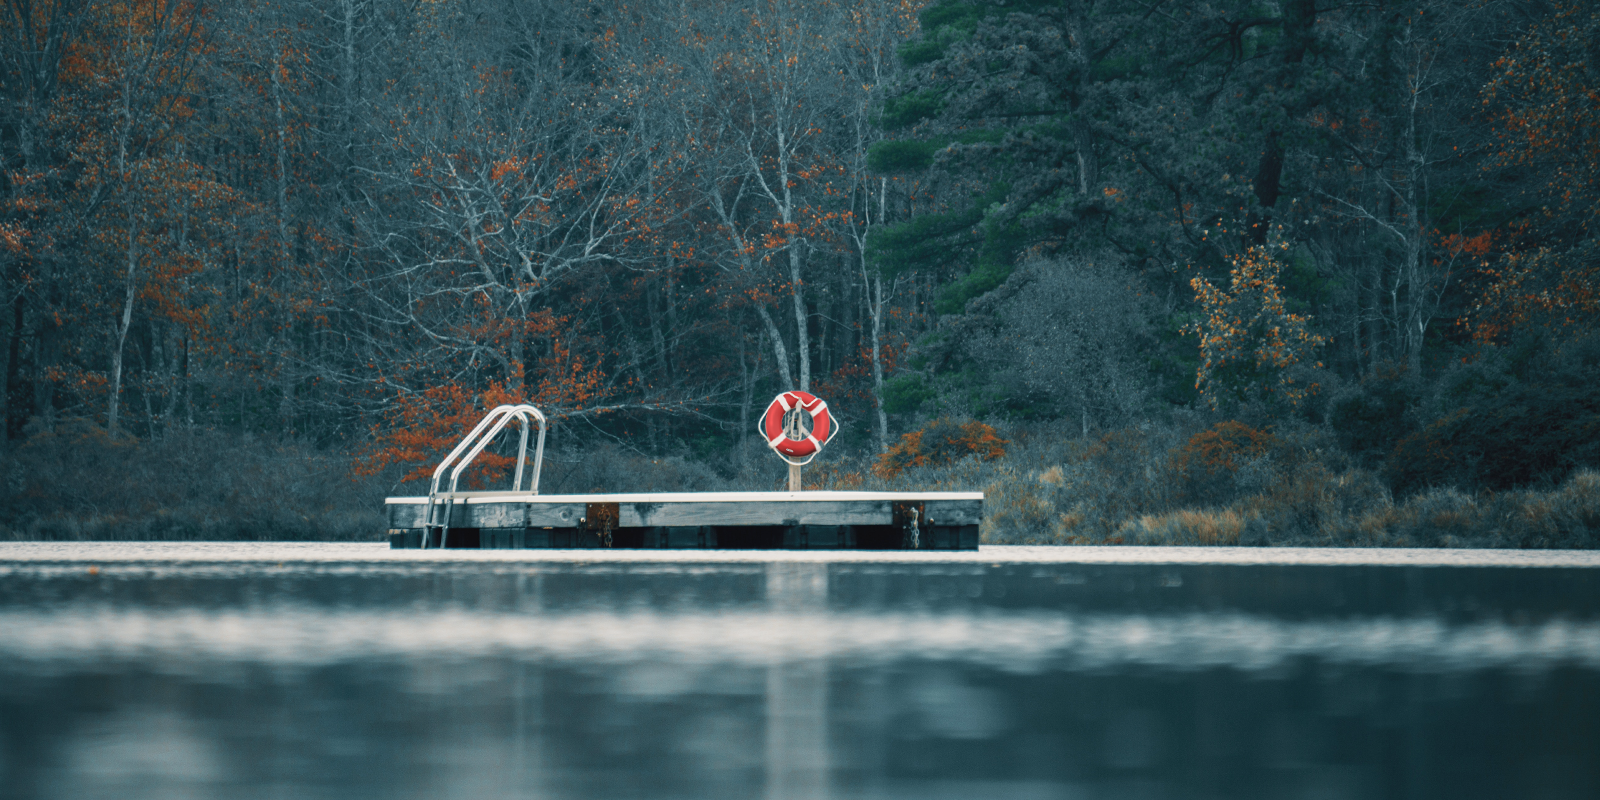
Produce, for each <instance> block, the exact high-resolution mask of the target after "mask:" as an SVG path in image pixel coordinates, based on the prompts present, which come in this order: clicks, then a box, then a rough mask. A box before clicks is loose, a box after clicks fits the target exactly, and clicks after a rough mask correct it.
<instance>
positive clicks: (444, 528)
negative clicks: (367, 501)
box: [422, 404, 549, 549]
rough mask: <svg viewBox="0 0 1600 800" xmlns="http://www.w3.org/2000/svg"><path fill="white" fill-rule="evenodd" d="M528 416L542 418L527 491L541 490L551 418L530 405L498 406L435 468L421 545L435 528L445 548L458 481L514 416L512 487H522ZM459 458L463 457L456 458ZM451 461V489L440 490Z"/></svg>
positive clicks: (426, 541) (536, 491)
mask: <svg viewBox="0 0 1600 800" xmlns="http://www.w3.org/2000/svg"><path fill="white" fill-rule="evenodd" d="M529 417H532V418H534V419H537V420H538V421H539V444H538V448H537V449H536V450H534V455H533V481H532V483H531V484H530V485H529V487H528V493H529V494H538V493H539V471H540V470H541V469H542V468H543V467H544V434H545V430H546V428H548V427H549V422H548V420H546V419H545V416H544V412H541V411H540V410H539V409H537V408H534V407H533V406H530V405H526V404H519V405H504V406H496V407H495V408H494V409H493V410H491V411H490V412H489V413H488V414H487V415H485V416H484V418H483V421H481V422H479V423H478V424H477V426H476V427H474V428H473V429H472V432H471V433H469V434H467V438H465V439H462V440H461V444H458V445H456V449H454V450H451V451H450V455H447V456H445V457H444V461H442V462H440V463H439V466H438V468H437V469H435V470H434V471H433V482H432V483H431V484H429V486H428V506H427V508H426V509H425V510H424V512H423V517H422V519H423V529H422V546H423V547H424V548H426V547H427V546H428V540H429V539H430V538H431V534H432V532H433V531H434V530H435V529H437V530H438V531H439V547H440V548H441V549H443V548H444V547H445V546H446V545H447V544H448V542H449V541H450V516H451V512H452V511H453V510H454V509H455V501H456V494H457V493H456V485H457V484H458V483H459V482H460V481H461V473H462V471H464V470H465V469H466V468H467V466H468V465H470V464H471V463H472V461H473V459H475V458H477V457H478V454H479V453H482V452H483V448H485V447H487V446H488V445H489V443H490V442H492V441H494V437H495V436H496V435H497V434H499V433H500V430H501V429H502V428H504V427H505V426H506V425H507V424H508V423H510V422H511V420H513V419H515V420H517V421H518V422H520V423H521V427H522V441H521V443H520V444H518V446H517V472H516V474H515V475H514V476H512V478H511V491H513V492H519V491H522V472H523V467H524V466H525V465H526V464H527V463H528V418H529ZM469 447H470V448H471V452H468V453H467V455H466V457H464V458H462V457H461V454H462V453H463V452H464V451H466V450H467V449H468V448H469ZM458 458H460V459H461V460H460V461H459V462H456V459H458ZM452 462H456V465H455V469H453V470H451V472H450V489H449V491H447V492H444V493H441V492H440V491H439V479H440V478H442V477H443V476H444V471H445V470H446V469H448V468H449V467H450V465H451V463H452Z"/></svg>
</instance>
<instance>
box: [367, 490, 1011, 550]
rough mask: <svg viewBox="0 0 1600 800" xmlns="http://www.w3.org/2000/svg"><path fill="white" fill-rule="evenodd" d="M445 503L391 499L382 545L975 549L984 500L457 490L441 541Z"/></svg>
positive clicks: (974, 495) (967, 496)
mask: <svg viewBox="0 0 1600 800" xmlns="http://www.w3.org/2000/svg"><path fill="white" fill-rule="evenodd" d="M444 502H445V500H443V499H441V500H440V501H438V505H436V506H435V514H434V519H433V522H434V524H433V525H431V526H430V525H428V524H427V522H428V520H426V519H425V517H426V515H427V513H428V512H427V509H428V498H427V497H391V498H389V499H388V500H387V501H386V506H387V510H388V515H389V546H390V547H394V548H408V547H410V548H415V547H423V546H427V547H439V546H440V543H441V542H440V539H444V540H445V546H447V547H450V548H494V549H533V548H596V547H608V546H609V547H626V548H744V549H865V550H898V549H931V550H976V549H977V548H978V524H979V523H980V522H981V521H982V519H983V493H982V492H822V491H813V492H695V493H653V494H569V495H548V494H529V493H525V492H457V493H455V494H454V496H453V500H452V501H450V502H451V507H450V511H449V519H450V523H449V535H448V536H447V537H444V536H441V535H440V534H441V533H442V530H443V529H442V528H441V527H440V525H439V524H438V523H439V522H440V520H442V519H443V515H442V511H441V510H440V506H442V504H443V503H444ZM608 539H609V542H608Z"/></svg>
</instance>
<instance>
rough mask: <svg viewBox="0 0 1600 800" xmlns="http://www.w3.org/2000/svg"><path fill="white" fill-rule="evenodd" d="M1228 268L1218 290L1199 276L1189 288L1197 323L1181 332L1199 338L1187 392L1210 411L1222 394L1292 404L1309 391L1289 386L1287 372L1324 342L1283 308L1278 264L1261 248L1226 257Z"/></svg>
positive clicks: (1303, 318)
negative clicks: (1193, 390)
mask: <svg viewBox="0 0 1600 800" xmlns="http://www.w3.org/2000/svg"><path fill="white" fill-rule="evenodd" d="M1228 263H1229V265H1230V267H1231V269H1230V271H1229V278H1230V282H1229V287H1228V288H1227V289H1226V290H1224V289H1220V288H1218V287H1215V286H1212V285H1211V282H1210V281H1207V280H1206V279H1205V278H1202V277H1195V278H1194V279H1193V280H1192V281H1190V282H1189V285H1190V286H1191V287H1193V289H1194V292H1195V300H1196V301H1198V302H1199V303H1200V306H1201V309H1202V317H1201V319H1200V320H1199V321H1197V322H1194V323H1191V324H1190V325H1187V326H1185V328H1184V331H1185V332H1186V333H1192V334H1195V335H1198V336H1199V337H1200V368H1199V370H1198V373H1197V375H1196V378H1195V388H1197V389H1199V390H1200V394H1201V396H1202V397H1204V398H1205V400H1206V402H1207V403H1209V404H1210V405H1211V406H1212V407H1213V408H1216V407H1218V406H1219V405H1220V402H1221V400H1222V398H1223V397H1226V396H1230V395H1231V396H1233V397H1235V398H1237V399H1244V398H1246V397H1249V396H1252V395H1255V396H1260V397H1263V398H1281V399H1283V400H1286V401H1288V403H1289V404H1290V405H1299V403H1300V402H1301V401H1302V400H1304V399H1305V397H1306V396H1307V395H1308V394H1309V393H1311V392H1314V391H1316V387H1315V386H1299V385H1296V384H1295V381H1294V378H1292V377H1290V376H1289V373H1288V369H1289V368H1290V367H1292V366H1294V365H1296V364H1299V363H1301V362H1302V361H1304V360H1306V359H1307V358H1309V357H1310V354H1311V352H1312V351H1313V350H1314V349H1315V348H1317V347H1318V346H1320V345H1322V344H1323V342H1324V341H1326V340H1325V338H1324V337H1322V336H1318V335H1316V334H1313V333H1311V332H1310V331H1309V330H1307V323H1308V322H1310V317H1307V316H1303V315H1300V314H1291V313H1289V312H1288V310H1287V309H1286V308H1285V307H1284V301H1283V289H1282V287H1280V286H1279V285H1278V275H1279V273H1280V272H1281V271H1282V269H1283V265H1282V264H1281V263H1280V262H1279V261H1278V259H1277V257H1276V256H1274V255H1273V253H1272V252H1271V251H1270V250H1269V249H1268V248H1266V247H1260V246H1257V247H1251V248H1250V249H1248V250H1246V251H1245V252H1244V253H1242V254H1236V255H1231V256H1229V257H1228ZM1317 366H1321V364H1317Z"/></svg>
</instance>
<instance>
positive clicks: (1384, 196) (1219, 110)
mask: <svg viewBox="0 0 1600 800" xmlns="http://www.w3.org/2000/svg"><path fill="white" fill-rule="evenodd" d="M0 164H3V172H0V311H3V313H0V364H3V375H4V391H3V393H0V403H3V405H0V421H3V427H4V431H3V432H4V435H3V436H0V444H3V446H4V455H3V456H0V459H3V466H4V477H5V480H6V481H7V486H6V494H5V500H4V509H5V516H6V519H7V521H6V522H5V526H6V530H7V531H9V535H12V536H25V537H37V536H51V537H59V536H68V537H132V536H180V537H195V536H209V537H216V536H224V537H235V536H246V537H249V536H269V535H270V536H351V537H368V536H372V535H374V534H375V532H376V531H375V530H373V529H374V528H376V527H381V521H380V522H375V521H374V520H376V519H377V517H375V516H374V512H373V509H374V508H375V507H376V502H377V498H380V497H381V496H382V495H383V494H385V493H387V492H388V491H390V490H392V489H394V488H395V486H396V485H397V484H399V483H401V482H402V481H405V480H407V479H414V478H415V477H416V475H418V474H419V471H422V470H426V469H429V468H431V466H432V463H434V462H435V461H436V460H437V458H438V457H439V454H440V452H441V450H442V449H443V448H447V447H448V446H449V445H451V444H453V443H454V441H455V440H456V439H457V438H459V436H460V435H461V432H462V430H463V427H464V426H467V425H470V424H471V423H472V422H474V421H476V419H477V417H479V416H480V415H481V414H482V413H483V411H484V409H486V408H487V407H490V406H493V405H495V404H498V403H501V402H508V401H513V400H525V401H530V402H533V403H535V404H537V405H539V406H540V407H541V408H543V409H545V410H546V411H547V412H549V413H550V414H551V415H552V416H553V417H554V418H555V420H556V422H555V427H554V430H553V432H552V446H553V452H552V463H551V466H550V468H549V469H548V470H547V472H546V477H545V480H546V484H545V488H546V491H552V490H557V491H573V490H588V489H635V490H638V489H649V488H685V489H696V488H723V487H728V488H752V489H761V488H772V487H774V486H776V485H777V483H778V481H779V480H781V475H782V467H781V464H779V463H778V462H777V460H776V459H775V458H773V457H772V456H771V455H770V454H767V453H765V452H764V450H763V446H762V444H761V443H760V441H759V438H758V437H753V436H751V435H750V434H751V432H752V430H753V429H754V427H755V424H756V418H757V416H758V415H759V413H760V411H761V409H762V408H763V407H764V406H765V404H766V401H767V400H768V399H770V398H771V396H772V395H773V394H774V393H776V392H778V391H781V390H783V389H786V388H799V389H807V390H809V391H812V392H814V393H816V394H819V395H821V396H823V397H825V398H826V399H827V400H828V401H829V403H830V406H831V407H832V409H833V410H834V413H835V416H836V418H838V419H840V420H842V422H843V424H844V433H843V434H842V435H841V437H840V438H839V439H837V440H836V441H835V444H834V446H833V447H832V448H830V450H829V451H828V453H827V454H826V455H825V456H824V458H823V459H822V460H821V461H819V462H818V465H817V468H815V469H813V470H811V477H810V478H809V479H808V481H809V482H810V483H812V485H820V486H880V485H882V486H889V485H919V486H947V487H956V486H960V487H963V488H986V489H988V490H989V491H990V497H991V504H990V508H991V511H990V516H991V520H990V521H989V522H987V523H986V527H985V536H986V540H987V541H1052V542H1108V541H1109V542H1129V541H1141V542H1168V541H1179V542H1223V543H1228V542H1241V541H1242V542H1256V543H1277V542H1300V543H1368V544H1407V543H1409V544H1452V543H1469V544H1470V543H1476V544H1498V545H1520V546H1592V545H1593V544H1595V539H1594V536H1595V534H1594V533H1591V531H1600V475H1596V474H1595V473H1592V472H1587V471H1585V470H1586V468H1590V467H1600V391H1597V389H1596V387H1597V386H1600V332H1597V331H1596V319H1597V317H1596V311H1597V310H1600V295H1597V293H1596V289H1597V288H1600V243H1597V242H1600V240H1597V238H1596V237H1597V233H1600V231H1597V230H1596V229H1595V219H1596V214H1597V212H1600V12H1597V11H1595V10H1594V9H1593V7H1592V6H1591V5H1590V4H1587V3H1571V4H1561V3H1547V2H1532V1H1531V0H1528V1H1524V0H1472V1H1465V0H1452V1H1449V2H1442V1H1441V2H1433V1H1432V0H1417V1H1414V2H1386V1H1382V0H1380V1H1378V2H1371V3H1333V2H1328V1H1327V0H1322V1H1321V2H1318V0H1278V2H1259V1H1257V2H1226V1H1223V2H1206V3H1196V2H1161V1H1160V0H1103V1H1096V0H1056V1H1055V2H1033V1H1030V0H1017V1H1015V2H999V1H998V0H996V1H994V2H940V3H933V4H928V3H923V2H914V1H912V0H906V1H905V2H893V1H891V0H839V1H838V2H821V1H815V0H804V1H801V0H727V1H726V2H719V1H718V0H641V2H630V3H620V2H619V3H595V4H582V3H574V2H568V0H546V1H542V2H541V1H540V0H530V1H522V2H517V1H514V0H458V1H455V2H451V1H450V0H442V1H441V2H422V1H420V0H315V1H314V2H313V0H284V1H283V2H266V1H265V0H261V1H259V2H252V1H250V0H240V1H239V2H228V3H209V4H208V3H201V2H167V1H166V0H130V1H129V2H94V1H92V0H55V1H54V2H52V1H50V0H4V2H3V4H0ZM498 463H500V462H495V461H491V462H490V463H489V465H488V466H489V467H490V468H491V471H492V468H493V467H495V466H496V465H497V464H498ZM480 478H481V480H485V481H493V480H496V479H497V478H496V476H495V475H493V474H484V475H482V476H480ZM413 486H414V484H413Z"/></svg>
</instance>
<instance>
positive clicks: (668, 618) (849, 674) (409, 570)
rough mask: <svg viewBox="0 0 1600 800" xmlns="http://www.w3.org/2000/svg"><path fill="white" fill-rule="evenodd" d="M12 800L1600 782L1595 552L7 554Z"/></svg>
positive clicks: (1547, 793)
mask: <svg viewBox="0 0 1600 800" xmlns="http://www.w3.org/2000/svg"><path fill="white" fill-rule="evenodd" d="M0 797H5V798H57V797H59V798H95V797H106V798H190V797H193V798H200V797H226V798H323V797H327V798H336V797H337V798H349V797H375V798H376V797H382V798H407V797H419V798H421V797H426V798H455V797H473V798H478V797H490V798H493V797H530V798H532V797H549V798H632V797H650V798H722V797H727V798H757V797H766V798H808V799H809V798H908V799H909V798H994V799H996V800H1006V799H1008V798H1030V799H1031V798H1212V797H1215V798H1385V797H1390V798H1435V797H1437V798H1474V797H1483V798H1595V797H1600V554H1595V553H1548V552H1546V553H1529V552H1492V551H1445V552H1431V551H1365V550H1337V551H1330V550H1279V549H1210V548H1207V549H1189V548H1021V547H1017V548H1011V547H985V548H983V549H982V550H981V551H979V552H976V553H942V554H934V553H912V554H905V553H838V554H829V553H816V552H806V553H794V552H789V553H772V552H769V553H761V552H750V551H744V552H735V553H726V552H724V553H707V552H667V553H662V552H660V551H655V552H651V553H638V552H633V553H627V552H613V553H598V552H596V551H592V550H591V551H559V552H553V553H552V552H544V553H539V552H530V551H498V552H468V551H451V552H447V553H439V552H436V551H429V552H418V551H390V550H387V549H385V546H383V545H351V544H203V545H194V544H177V543H172V544H165V543H164V544H0Z"/></svg>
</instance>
